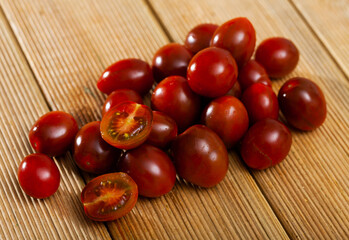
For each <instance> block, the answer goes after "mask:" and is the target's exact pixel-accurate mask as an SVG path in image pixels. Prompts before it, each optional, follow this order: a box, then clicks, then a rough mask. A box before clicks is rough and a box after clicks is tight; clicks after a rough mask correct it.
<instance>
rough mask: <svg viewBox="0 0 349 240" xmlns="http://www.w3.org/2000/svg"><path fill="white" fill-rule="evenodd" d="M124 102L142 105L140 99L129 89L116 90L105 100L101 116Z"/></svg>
mask: <svg viewBox="0 0 349 240" xmlns="http://www.w3.org/2000/svg"><path fill="white" fill-rule="evenodd" d="M126 101H131V102H135V103H139V104H143V99H142V97H141V96H140V95H139V94H138V93H137V92H136V91H134V90H131V89H117V90H115V91H114V92H112V93H111V94H110V95H109V96H108V97H107V99H106V100H105V102H104V105H103V110H102V115H103V116H104V114H106V113H107V112H108V111H109V110H110V109H112V108H113V107H115V106H116V105H118V104H119V103H122V102H126Z"/></svg>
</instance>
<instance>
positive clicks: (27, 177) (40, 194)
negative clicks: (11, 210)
mask: <svg viewBox="0 0 349 240" xmlns="http://www.w3.org/2000/svg"><path fill="white" fill-rule="evenodd" d="M60 180H61V176H60V174H59V170H58V168H57V166H56V164H55V162H54V161H53V160H52V159H51V158H49V157H48V156H46V155H45V154H42V153H34V154H30V155H28V156H26V157H25V158H24V159H23V160H22V162H21V164H20V165H19V169H18V181H19V185H20V186H21V188H22V189H23V191H24V192H25V193H26V194H28V195H29V196H31V197H34V198H46V197H49V196H51V195H53V194H54V193H55V192H56V191H57V189H58V187H59V183H60Z"/></svg>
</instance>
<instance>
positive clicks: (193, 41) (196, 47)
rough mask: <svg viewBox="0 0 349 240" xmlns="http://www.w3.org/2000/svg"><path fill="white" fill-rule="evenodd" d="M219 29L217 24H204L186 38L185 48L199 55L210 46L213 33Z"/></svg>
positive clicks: (190, 32) (194, 29)
mask: <svg viewBox="0 0 349 240" xmlns="http://www.w3.org/2000/svg"><path fill="white" fill-rule="evenodd" d="M217 28H218V25H217V24H212V23H203V24H199V25H197V26H195V27H194V28H193V29H191V30H190V31H189V33H188V35H187V36H186V38H185V41H184V46H185V47H186V48H187V49H189V50H190V51H191V52H192V53H194V54H195V53H197V52H199V51H201V50H202V49H204V48H208V47H209V46H210V41H211V38H212V35H213V33H214V32H215V31H216V29H217Z"/></svg>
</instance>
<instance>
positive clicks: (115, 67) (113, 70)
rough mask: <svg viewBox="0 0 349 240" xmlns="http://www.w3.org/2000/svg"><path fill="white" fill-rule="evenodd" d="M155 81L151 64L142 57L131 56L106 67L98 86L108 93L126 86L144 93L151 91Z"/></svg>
mask: <svg viewBox="0 0 349 240" xmlns="http://www.w3.org/2000/svg"><path fill="white" fill-rule="evenodd" d="M153 83H154V78H153V73H152V71H151V68H150V66H149V64H148V63H146V62H144V61H142V60H140V59H135V58H129V59H124V60H121V61H118V62H116V63H114V64H112V65H111V66H109V67H108V68H107V69H105V70H104V72H103V73H102V76H101V77H100V78H99V80H98V82H97V87H98V89H99V90H100V91H101V92H103V93H106V94H110V93H111V92H113V91H115V90H116V89H125V88H126V89H132V90H134V91H136V92H138V93H139V94H141V95H144V94H146V93H148V92H149V90H150V89H151V87H152V86H153Z"/></svg>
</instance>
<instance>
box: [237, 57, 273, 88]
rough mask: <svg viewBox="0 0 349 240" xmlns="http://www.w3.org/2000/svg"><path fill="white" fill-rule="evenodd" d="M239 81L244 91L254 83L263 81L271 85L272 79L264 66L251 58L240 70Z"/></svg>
mask: <svg viewBox="0 0 349 240" xmlns="http://www.w3.org/2000/svg"><path fill="white" fill-rule="evenodd" d="M238 82H239V83H240V86H241V89H242V91H245V90H246V89H247V88H248V87H249V86H251V85H252V84H254V83H258V82H259V83H263V84H264V85H267V86H268V87H271V81H270V79H269V77H268V74H267V72H266V71H265V69H264V67H263V66H262V65H260V64H259V63H258V62H257V61H255V60H250V61H248V62H247V63H246V65H245V66H243V67H242V68H241V70H240V71H239V76H238Z"/></svg>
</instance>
